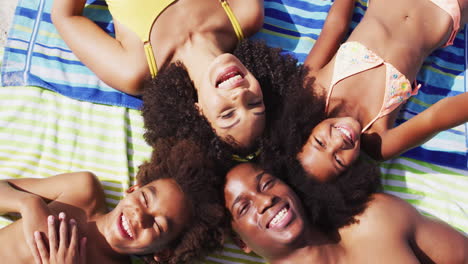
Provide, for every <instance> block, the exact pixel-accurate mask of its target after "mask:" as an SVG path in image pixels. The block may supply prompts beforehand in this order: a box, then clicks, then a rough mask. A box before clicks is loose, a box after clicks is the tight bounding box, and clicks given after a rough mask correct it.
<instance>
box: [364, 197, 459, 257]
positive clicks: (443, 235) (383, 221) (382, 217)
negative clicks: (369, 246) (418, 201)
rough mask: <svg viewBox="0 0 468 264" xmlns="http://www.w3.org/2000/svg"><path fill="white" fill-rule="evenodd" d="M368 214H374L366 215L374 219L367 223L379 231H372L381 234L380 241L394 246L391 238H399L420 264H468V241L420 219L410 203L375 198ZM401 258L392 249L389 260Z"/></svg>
mask: <svg viewBox="0 0 468 264" xmlns="http://www.w3.org/2000/svg"><path fill="white" fill-rule="evenodd" d="M368 210H371V212H365V214H368V215H370V216H371V217H369V218H368V220H367V221H368V223H371V222H372V223H371V224H369V225H371V226H376V227H377V228H376V229H374V230H373V231H377V230H380V231H379V233H378V234H379V235H378V237H379V239H384V240H386V241H387V242H391V238H392V237H396V238H400V239H401V240H400V239H398V240H400V241H401V242H403V243H404V244H408V245H409V246H410V249H411V251H412V254H413V255H414V256H416V257H417V258H418V260H419V261H420V262H421V263H440V264H444V263H446V264H449V263H450V264H465V263H467V261H468V238H467V237H466V236H464V235H463V234H462V233H460V232H458V231H456V230H455V229H454V228H452V227H451V226H449V225H448V224H446V223H444V222H441V221H439V220H435V219H431V218H428V217H425V216H423V215H421V214H420V213H419V212H418V211H417V210H416V208H414V207H413V206H412V205H410V204H409V203H407V202H405V201H403V200H401V199H399V198H397V197H394V196H392V195H388V194H376V195H374V199H373V200H372V201H371V206H370V209H368ZM374 236H375V233H374ZM398 240H397V241H398ZM400 248H401V247H400ZM400 254H403V253H402V252H398V251H395V250H394V251H392V250H391V249H389V257H396V256H398V255H400Z"/></svg>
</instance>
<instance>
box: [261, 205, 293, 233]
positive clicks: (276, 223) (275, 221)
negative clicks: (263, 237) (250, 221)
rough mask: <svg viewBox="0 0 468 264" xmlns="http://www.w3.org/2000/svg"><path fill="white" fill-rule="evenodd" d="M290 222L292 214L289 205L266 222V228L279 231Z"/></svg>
mask: <svg viewBox="0 0 468 264" xmlns="http://www.w3.org/2000/svg"><path fill="white" fill-rule="evenodd" d="M291 220H292V212H291V210H290V207H289V204H287V205H286V206H284V207H283V208H281V210H279V211H278V212H277V213H276V215H275V216H273V218H272V219H271V220H270V221H269V222H268V224H267V226H266V228H268V229H270V228H271V229H281V228H284V227H286V226H287V225H288V224H289V223H290V222H291Z"/></svg>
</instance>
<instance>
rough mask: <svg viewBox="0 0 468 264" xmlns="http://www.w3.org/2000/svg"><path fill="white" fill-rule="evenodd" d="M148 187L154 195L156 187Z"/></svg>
mask: <svg viewBox="0 0 468 264" xmlns="http://www.w3.org/2000/svg"><path fill="white" fill-rule="evenodd" d="M148 189H149V191H150V192H151V193H152V194H153V195H156V188H155V187H154V186H148Z"/></svg>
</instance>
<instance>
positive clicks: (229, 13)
mask: <svg viewBox="0 0 468 264" xmlns="http://www.w3.org/2000/svg"><path fill="white" fill-rule="evenodd" d="M219 1H220V2H221V6H223V8H224V11H225V12H226V14H227V16H228V18H229V20H230V21H231V24H232V27H233V28H234V32H236V36H237V39H238V40H239V41H240V40H243V39H244V33H242V28H241V26H240V24H239V21H237V18H236V16H235V15H234V12H232V9H231V7H230V6H229V3H228V2H227V1H226V0H219Z"/></svg>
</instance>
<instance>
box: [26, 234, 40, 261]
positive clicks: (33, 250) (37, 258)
mask: <svg viewBox="0 0 468 264" xmlns="http://www.w3.org/2000/svg"><path fill="white" fill-rule="evenodd" d="M36 233H38V235H39V237H40V235H41V234H40V233H39V232H38V231H36V232H34V235H33V237H32V238H30V239H29V238H28V239H27V241H26V243H27V244H28V247H29V249H30V250H31V254H32V256H33V259H34V263H36V264H41V263H42V261H41V255H40V253H39V250H38V245H37V242H36Z"/></svg>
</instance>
